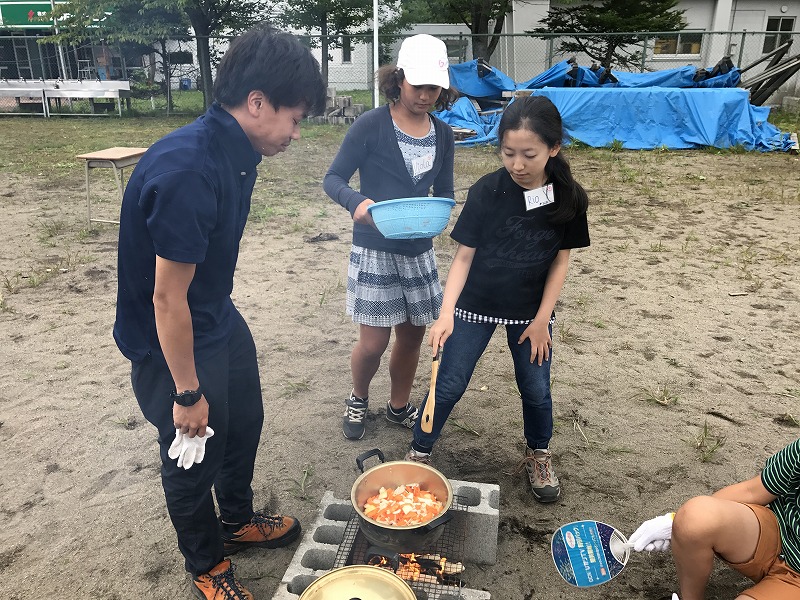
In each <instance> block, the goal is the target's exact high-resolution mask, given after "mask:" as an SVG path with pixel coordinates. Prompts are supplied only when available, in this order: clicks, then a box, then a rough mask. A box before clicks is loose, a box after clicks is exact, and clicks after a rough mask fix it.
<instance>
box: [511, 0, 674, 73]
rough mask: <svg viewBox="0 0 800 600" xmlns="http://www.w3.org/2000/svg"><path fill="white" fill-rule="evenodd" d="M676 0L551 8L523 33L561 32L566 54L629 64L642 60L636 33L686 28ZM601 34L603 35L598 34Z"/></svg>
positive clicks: (607, 65) (603, 63) (615, 0)
mask: <svg viewBox="0 0 800 600" xmlns="http://www.w3.org/2000/svg"><path fill="white" fill-rule="evenodd" d="M678 1H679V0H605V1H604V2H602V3H601V4H582V5H574V4H571V5H567V6H559V7H555V8H551V9H550V10H549V11H548V13H547V17H546V18H545V19H542V21H540V22H541V23H542V24H543V27H538V28H536V29H534V30H533V31H529V32H526V33H539V34H542V33H544V34H552V33H559V34H564V35H565V36H566V37H567V38H569V39H567V40H564V41H562V42H561V43H560V45H559V48H558V49H559V52H563V53H565V54H569V53H579V52H582V53H584V54H586V55H588V56H589V57H590V58H592V59H593V60H595V61H597V62H598V63H599V64H600V65H601V66H603V67H605V68H606V69H609V70H610V69H611V67H612V65H617V66H624V67H626V66H631V65H635V64H638V62H639V61H640V60H641V50H640V49H631V46H634V45H636V44H641V42H642V40H643V39H644V36H642V35H640V34H639V33H637V32H648V31H657V32H667V31H680V30H681V29H683V28H684V27H686V22H685V21H684V18H683V13H684V12H685V11H683V10H675V7H676V6H677V5H678ZM598 34H602V35H598Z"/></svg>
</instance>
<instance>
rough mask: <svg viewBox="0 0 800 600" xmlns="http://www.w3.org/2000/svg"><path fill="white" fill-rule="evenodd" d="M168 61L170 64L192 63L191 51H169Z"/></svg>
mask: <svg viewBox="0 0 800 600" xmlns="http://www.w3.org/2000/svg"><path fill="white" fill-rule="evenodd" d="M169 62H170V64H172V65H191V64H194V57H193V56H192V53H191V52H188V51H186V50H179V51H178V52H170V53H169Z"/></svg>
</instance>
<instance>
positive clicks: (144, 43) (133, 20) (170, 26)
mask: <svg viewBox="0 0 800 600" xmlns="http://www.w3.org/2000/svg"><path fill="white" fill-rule="evenodd" d="M53 15H54V16H55V17H56V18H57V19H58V24H59V33H58V35H53V36H50V37H48V38H46V41H53V42H57V43H70V44H76V43H80V42H83V41H90V42H93V43H100V42H101V40H102V41H104V42H106V43H108V42H110V43H116V44H121V45H124V46H125V47H126V48H127V49H128V51H129V53H130V55H135V54H136V55H140V56H141V55H145V54H150V53H153V52H154V53H156V54H159V55H160V56H161V65H162V75H163V77H164V81H165V82H167V86H166V88H167V89H166V94H167V103H168V106H169V107H170V108H172V97H171V94H170V88H169V84H168V82H169V81H170V75H171V68H170V64H169V52H168V50H167V42H168V41H169V40H188V39H189V35H188V33H189V20H188V19H187V17H186V15H185V14H184V13H182V12H181V11H180V10H177V9H175V8H174V5H169V4H166V3H164V2H162V1H161V0H72V1H71V2H69V3H67V4H58V5H57V6H56V9H55V11H54V13H53Z"/></svg>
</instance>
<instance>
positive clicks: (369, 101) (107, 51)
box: [0, 26, 800, 112]
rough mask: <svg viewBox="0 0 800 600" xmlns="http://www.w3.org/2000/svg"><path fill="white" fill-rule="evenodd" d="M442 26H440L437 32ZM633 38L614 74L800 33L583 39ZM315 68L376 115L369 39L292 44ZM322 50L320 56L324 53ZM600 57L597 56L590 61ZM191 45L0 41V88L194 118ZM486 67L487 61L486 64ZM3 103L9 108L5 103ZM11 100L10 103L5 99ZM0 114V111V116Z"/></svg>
mask: <svg viewBox="0 0 800 600" xmlns="http://www.w3.org/2000/svg"><path fill="white" fill-rule="evenodd" d="M444 27H445V26H443V28H444ZM432 33H433V34H434V35H437V37H439V38H440V39H442V40H443V41H444V42H445V44H446V45H447V47H448V51H449V52H448V53H449V56H450V61H451V63H461V62H466V61H469V60H472V59H473V57H474V52H473V48H482V47H485V46H486V42H487V38H479V37H477V36H470V35H466V34H457V33H456V34H454V33H437V32H436V31H435V30H433V31H432ZM619 36H624V37H626V38H628V39H630V38H631V37H634V38H635V39H636V40H637V41H636V42H635V43H628V44H626V45H624V46H620V47H619V48H618V49H617V55H618V56H619V57H621V59H622V62H623V63H624V64H620V60H619V59H618V60H615V61H614V63H613V65H612V70H623V71H633V72H645V71H658V70H663V69H671V68H675V67H682V66H685V65H691V66H694V67H697V68H709V69H710V68H712V67H714V65H716V64H717V63H718V62H719V61H720V60H721V59H722V58H723V57H725V56H730V57H731V60H732V61H733V64H734V65H736V66H737V67H739V68H744V67H746V66H748V65H750V64H752V63H753V62H756V61H758V60H759V59H761V58H762V57H763V56H764V55H765V54H768V53H769V52H771V51H773V50H774V49H775V48H777V47H778V46H780V45H781V44H782V43H785V42H787V41H792V42H793V43H794V44H795V46H794V47H795V48H800V40H798V39H797V38H798V37H800V33H792V32H748V31H728V32H704V31H690V30H684V31H681V32H669V33H658V32H649V33H635V34H605V35H592V36H581V39H582V40H584V41H585V42H590V43H591V44H592V45H593V46H595V47H602V46H603V45H605V46H606V47H608V46H609V44H610V43H613V42H614V41H615V38H616V37H619ZM298 37H299V38H300V39H301V41H302V42H303V43H305V44H306V45H307V46H308V47H309V48H310V49H311V51H312V52H313V53H314V55H315V56H316V57H317V59H318V60H320V59H321V58H322V56H323V53H325V54H327V58H328V60H327V64H326V65H325V69H324V71H325V72H326V74H327V80H328V85H329V88H332V90H335V94H336V95H341V96H351V97H352V102H353V103H358V104H363V105H364V107H365V108H366V109H369V108H372V106H373V90H374V73H375V70H376V69H375V65H374V59H373V38H372V36H358V35H353V36H339V37H329V38H327V39H326V38H323V37H321V36H307V35H306V36H303V35H300V36H298ZM403 37H404V36H381V37H380V39H379V62H380V63H381V64H384V63H388V62H392V61H393V60H394V59H395V58H396V56H397V51H398V49H399V47H400V44H401V43H402V40H403ZM575 38H576V36H568V35H555V34H553V35H540V36H533V35H530V34H515V35H509V34H507V35H501V36H499V42H498V44H497V46H496V48H495V49H494V52H493V54H492V56H491V57H489V58H488V62H489V64H491V65H492V66H494V67H496V68H498V69H499V70H501V71H503V72H504V73H506V74H507V75H508V76H509V77H510V78H511V79H513V80H514V81H517V82H522V81H526V80H528V79H531V78H533V77H535V76H536V75H538V74H539V73H541V72H543V71H545V70H547V69H548V68H550V67H552V66H553V65H555V64H557V63H559V62H560V61H563V60H566V59H571V58H574V59H575V60H576V61H577V63H578V64H579V65H581V66H592V64H594V63H598V62H600V61H599V60H598V59H597V58H593V57H591V56H589V55H588V54H586V53H585V52H580V51H576V50H575V49H574V47H573V48H570V44H572V45H574V44H575V42H576V39H575ZM210 41H211V48H212V58H213V60H215V61H216V60H218V59H219V58H220V57H221V56H222V55H223V54H224V51H225V49H226V48H227V45H228V43H229V41H230V40H229V38H225V37H216V38H212V39H211V40H210ZM324 47H326V50H324V49H323V48H324ZM596 56H598V55H596ZM196 57H197V53H196V44H195V41H194V39H191V38H187V39H186V40H183V41H170V42H168V43H166V44H164V45H163V46H162V47H161V48H154V49H153V52H151V53H148V54H142V53H141V50H140V49H137V50H136V51H134V50H133V47H126V45H124V44H122V45H107V44H105V43H85V44H80V45H65V44H61V45H58V44H54V43H52V42H44V41H43V37H41V36H38V37H37V36H26V35H5V36H0V79H7V80H16V79H59V78H61V79H84V80H85V79H90V80H91V79H99V80H106V79H108V80H113V79H126V80H130V81H131V92H132V96H133V98H132V101H133V103H134V108H135V109H136V110H138V111H144V112H170V111H176V112H200V111H202V107H203V98H202V92H200V91H199V89H201V88H202V81H201V80H200V75H199V67H198V65H197V58H196ZM483 58H486V57H483ZM765 68H766V64H764V65H759V66H758V67H757V68H754V69H752V70H751V71H748V72H747V73H746V74H745V76H743V79H744V80H745V82H746V80H747V78H748V77H753V76H755V75H758V74H759V73H761V72H763V71H764V70H765ZM786 95H788V96H794V95H799V94H798V76H793V77H792V78H791V79H789V80H788V81H787V82H785V83H784V84H783V85H782V86H781V87H780V89H779V90H778V91H777V92H776V93H775V94H773V95H772V97H771V98H770V99H769V101H770V102H773V103H776V102H780V99H781V98H782V97H783V96H786ZM6 100H7V99H6ZM12 100H13V99H12ZM0 110H2V109H1V108H0Z"/></svg>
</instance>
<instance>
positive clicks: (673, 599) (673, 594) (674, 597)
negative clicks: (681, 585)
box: [672, 592, 681, 600]
mask: <svg viewBox="0 0 800 600" xmlns="http://www.w3.org/2000/svg"><path fill="white" fill-rule="evenodd" d="M672 600H681V599H680V598H678V594H676V593H675V592H672Z"/></svg>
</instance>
